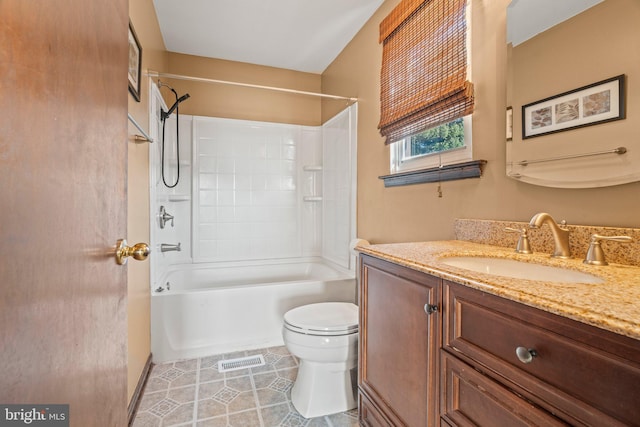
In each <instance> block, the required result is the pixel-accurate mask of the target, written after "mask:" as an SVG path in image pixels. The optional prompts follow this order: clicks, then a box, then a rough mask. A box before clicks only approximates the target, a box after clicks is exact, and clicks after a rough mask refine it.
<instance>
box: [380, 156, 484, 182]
mask: <svg viewBox="0 0 640 427" xmlns="http://www.w3.org/2000/svg"><path fill="white" fill-rule="evenodd" d="M485 164H487V161H486V160H473V161H470V162H464V163H456V164H453V165H446V166H442V167H435V168H429V169H420V170H414V171H408V172H399V173H394V174H392V175H383V176H379V177H378V178H380V179H382V180H383V181H384V186H385V187H399V186H402V185H412V184H424V183H427V182H442V181H454V180H458V179H466V178H479V177H480V176H482V166H484V165H485Z"/></svg>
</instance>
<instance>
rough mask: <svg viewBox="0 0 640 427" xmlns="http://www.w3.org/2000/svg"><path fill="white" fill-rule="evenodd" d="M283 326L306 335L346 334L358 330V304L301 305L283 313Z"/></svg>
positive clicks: (327, 303) (325, 303)
mask: <svg viewBox="0 0 640 427" xmlns="http://www.w3.org/2000/svg"><path fill="white" fill-rule="evenodd" d="M284 324H285V327H286V328H287V329H289V330H291V331H294V332H299V333H303V334H307V335H346V334H352V333H356V332H358V306H357V305H355V304H351V303H348V302H323V303H318V304H309V305H303V306H301V307H297V308H294V309H292V310H289V311H287V312H286V313H285V315H284Z"/></svg>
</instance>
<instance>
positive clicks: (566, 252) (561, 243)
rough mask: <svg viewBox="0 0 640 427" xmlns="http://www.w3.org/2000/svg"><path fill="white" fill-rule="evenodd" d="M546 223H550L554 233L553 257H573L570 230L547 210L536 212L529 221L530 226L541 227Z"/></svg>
mask: <svg viewBox="0 0 640 427" xmlns="http://www.w3.org/2000/svg"><path fill="white" fill-rule="evenodd" d="M544 223H547V224H549V228H551V233H552V234H553V243H554V244H555V249H554V251H553V254H552V255H551V256H552V257H553V258H571V249H570V247H569V230H566V229H564V228H561V226H560V225H558V224H557V223H556V221H555V220H554V219H553V218H552V217H551V215H549V214H548V213H546V212H540V213H538V214H535V215H534V216H533V218H531V221H530V222H529V227H530V228H540V227H541V226H542V225H543V224H544ZM563 224H564V222H563Z"/></svg>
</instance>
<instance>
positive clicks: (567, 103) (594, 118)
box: [522, 74, 625, 139]
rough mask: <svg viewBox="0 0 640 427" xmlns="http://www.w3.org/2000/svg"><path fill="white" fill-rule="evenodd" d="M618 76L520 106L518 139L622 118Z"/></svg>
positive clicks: (621, 80)
mask: <svg viewBox="0 0 640 427" xmlns="http://www.w3.org/2000/svg"><path fill="white" fill-rule="evenodd" d="M624 87H625V76H624V74H623V75H620V76H616V77H612V78H610V79H607V80H602V81H600V82H596V83H593V84H590V85H588V86H583V87H580V88H578V89H574V90H571V91H568V92H564V93H561V94H559V95H554V96H552V97H550V98H546V99H542V100H540V101H536V102H533V103H531V104H527V105H523V106H522V139H528V138H534V137H537V136H541V135H546V134H549V133H555V132H562V131H565V130H569V129H575V128H580V127H585V126H593V125H596V124H600V123H605V122H611V121H614V120H622V119H624V118H625V102H624V101H625V100H624Z"/></svg>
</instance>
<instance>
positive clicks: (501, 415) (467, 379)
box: [440, 351, 567, 427]
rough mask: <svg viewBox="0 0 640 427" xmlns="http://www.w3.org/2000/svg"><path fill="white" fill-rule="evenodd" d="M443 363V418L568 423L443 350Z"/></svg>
mask: <svg viewBox="0 0 640 427" xmlns="http://www.w3.org/2000/svg"><path fill="white" fill-rule="evenodd" d="M440 363H441V367H442V377H441V378H442V403H441V404H440V407H441V408H442V419H443V420H444V421H448V422H449V423H451V425H456V426H487V427H495V426H510V427H518V426H522V427H525V426H545V427H553V426H566V425H567V424H565V423H563V422H562V421H560V420H558V419H557V418H555V417H554V416H552V415H551V414H549V413H547V412H546V411H543V410H542V409H540V408H538V407H536V406H534V405H533V404H531V403H529V402H527V401H526V400H523V399H522V398H520V397H519V396H517V395H516V394H514V393H512V392H510V391H509V390H508V389H506V388H504V387H503V386H501V385H499V384H498V383H496V382H494V381H493V380H491V379H490V378H488V377H486V376H484V375H483V374H481V373H480V372H478V371H476V370H475V369H473V368H472V367H471V366H469V365H467V364H466V363H464V362H462V361H460V360H458V359H457V358H455V357H453V356H451V355H449V354H447V353H446V352H444V351H443V352H442V360H441V362H440Z"/></svg>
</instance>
